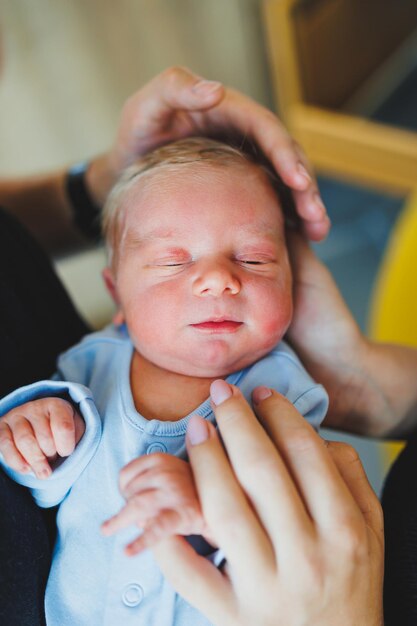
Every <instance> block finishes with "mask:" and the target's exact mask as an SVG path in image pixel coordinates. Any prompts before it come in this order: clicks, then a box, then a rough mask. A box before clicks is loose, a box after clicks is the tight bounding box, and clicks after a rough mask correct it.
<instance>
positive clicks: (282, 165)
mask: <svg viewBox="0 0 417 626" xmlns="http://www.w3.org/2000/svg"><path fill="white" fill-rule="evenodd" d="M194 119H195V123H196V125H197V126H199V127H201V128H202V129H203V130H204V131H212V132H213V131H214V132H219V131H224V132H226V133H227V132H228V131H231V130H234V131H238V133H239V135H241V136H242V137H243V138H245V137H249V138H250V139H252V140H254V141H255V142H256V143H257V145H258V146H259V147H260V148H261V150H262V151H263V153H264V154H265V156H266V157H267V158H268V159H269V160H270V162H271V163H272V165H273V167H274V168H275V170H276V172H277V173H278V174H279V176H280V177H281V179H282V180H283V181H284V183H285V184H286V185H288V186H289V187H290V188H291V189H292V190H293V191H294V192H296V193H295V195H294V199H295V203H296V207H297V211H298V213H299V214H300V216H301V218H302V219H303V222H304V227H305V231H306V233H307V234H308V235H309V236H310V235H312V236H313V238H314V239H315V240H320V239H323V238H324V237H325V236H326V235H327V232H328V229H329V222H328V220H327V219H324V218H323V204H322V202H321V201H319V200H318V198H317V197H316V195H315V192H317V183H316V180H315V176H314V174H313V172H312V169H311V167H310V164H309V162H308V160H307V158H306V157H305V155H304V153H303V151H302V150H301V148H300V147H299V146H298V144H297V143H296V142H294V140H293V139H292V137H291V135H290V134H289V133H288V131H287V129H286V128H285V127H284V125H283V124H282V123H281V122H280V120H279V119H278V118H277V117H276V115H274V114H273V113H272V112H271V111H269V110H268V109H266V108H265V107H263V106H261V105H260V104H258V103H256V102H254V101H253V100H251V99H250V98H248V97H247V96H244V95H243V94H241V93H239V92H238V91H234V90H233V89H230V88H228V89H227V90H226V95H225V97H224V99H223V100H222V101H221V102H220V104H219V105H218V106H216V107H214V108H212V109H210V110H209V111H207V113H206V114H202V115H200V114H196V116H195V118H194ZM297 192H300V193H299V194H298V193H297Z"/></svg>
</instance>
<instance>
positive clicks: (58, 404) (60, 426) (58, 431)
mask: <svg viewBox="0 0 417 626" xmlns="http://www.w3.org/2000/svg"><path fill="white" fill-rule="evenodd" d="M74 419H75V409H74V407H73V406H72V404H70V403H69V402H67V401H66V400H62V399H61V398H55V399H54V406H53V409H51V411H50V421H51V431H52V435H53V438H54V441H55V446H56V451H57V453H58V454H59V456H62V457H65V456H69V455H70V454H72V452H74V448H75V423H74Z"/></svg>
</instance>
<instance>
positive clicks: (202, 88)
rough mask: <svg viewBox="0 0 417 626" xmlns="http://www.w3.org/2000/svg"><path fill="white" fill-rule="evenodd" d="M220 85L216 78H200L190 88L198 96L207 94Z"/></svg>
mask: <svg viewBox="0 0 417 626" xmlns="http://www.w3.org/2000/svg"><path fill="white" fill-rule="evenodd" d="M221 86H222V84H221V83H219V82H218V81H217V80H200V81H199V82H198V83H196V84H195V85H194V86H193V87H192V90H193V91H194V92H195V93H197V94H198V95H199V96H208V95H209V94H211V93H213V92H215V91H217V90H218V89H220V87H221Z"/></svg>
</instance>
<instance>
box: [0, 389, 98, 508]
mask: <svg viewBox="0 0 417 626" xmlns="http://www.w3.org/2000/svg"><path fill="white" fill-rule="evenodd" d="M48 397H66V398H68V399H70V400H71V401H72V402H73V403H74V404H75V405H76V406H77V407H78V410H79V412H80V414H81V416H82V417H83V419H84V421H85V426H86V429H85V433H84V435H83V437H82V438H81V440H80V441H79V443H78V444H77V447H76V448H75V450H74V452H73V453H72V454H71V455H70V456H69V457H67V458H65V459H63V461H62V462H61V464H59V465H58V466H57V467H56V468H55V469H54V470H53V472H52V474H51V476H49V478H47V479H45V480H40V479H38V478H36V476H35V475H34V474H33V473H30V474H20V473H19V472H16V471H14V470H12V469H11V468H10V467H8V466H7V465H6V463H5V462H4V459H3V456H2V455H1V454H0V464H1V466H2V467H3V469H4V471H5V472H6V474H8V475H9V476H10V477H11V478H12V479H13V480H14V481H16V482H17V483H19V484H20V485H23V486H25V487H29V489H30V490H31V492H32V495H33V497H34V499H35V501H36V503H37V504H38V505H39V506H41V507H45V508H46V507H51V506H55V505H57V504H59V503H60V502H61V501H62V500H63V499H64V498H65V496H66V494H67V493H68V491H69V490H70V489H71V487H72V485H73V483H74V482H75V481H76V480H77V478H78V477H79V476H80V474H81V473H82V472H83V471H84V469H85V468H86V466H87V465H88V463H89V462H90V460H91V459H92V458H93V456H94V454H95V452H96V450H97V446H98V444H99V441H100V437H101V429H102V425H101V419H100V416H99V414H98V411H97V408H96V406H95V404H94V401H93V399H92V395H91V392H90V390H89V389H88V388H87V387H85V386H84V385H81V384H78V383H70V382H65V381H54V380H52V381H51V380H46V381H39V382H37V383H34V384H32V385H27V386H26V387H21V388H20V389H17V390H16V391H13V392H12V393H10V394H9V395H7V396H5V397H4V398H3V399H2V400H0V417H1V416H3V415H5V414H6V413H7V412H8V411H11V410H12V409H14V408H16V407H18V406H20V405H22V404H25V403H26V402H31V401H32V400H39V399H40V398H48Z"/></svg>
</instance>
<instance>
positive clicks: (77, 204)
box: [65, 161, 101, 239]
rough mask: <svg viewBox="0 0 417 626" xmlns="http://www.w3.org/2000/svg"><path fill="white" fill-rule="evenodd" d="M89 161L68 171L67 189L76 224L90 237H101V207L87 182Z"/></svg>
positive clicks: (78, 164)
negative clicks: (86, 175) (89, 189)
mask: <svg viewBox="0 0 417 626" xmlns="http://www.w3.org/2000/svg"><path fill="white" fill-rule="evenodd" d="M88 166H89V162H88V161H83V162H82V163H77V164H76V165H73V166H72V167H71V168H70V169H69V170H68V173H67V176H66V180H65V190H66V193H67V197H68V199H69V201H70V203H71V206H72V211H73V220H74V224H76V226H77V227H78V228H79V229H80V230H81V231H82V232H83V233H84V234H85V235H86V236H87V237H88V238H89V239H99V238H100V235H101V228H100V213H101V210H100V207H99V206H97V204H96V203H95V202H94V200H93V199H92V197H91V195H90V193H89V191H88V189H87V186H86V184H85V173H86V171H87V168H88Z"/></svg>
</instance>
